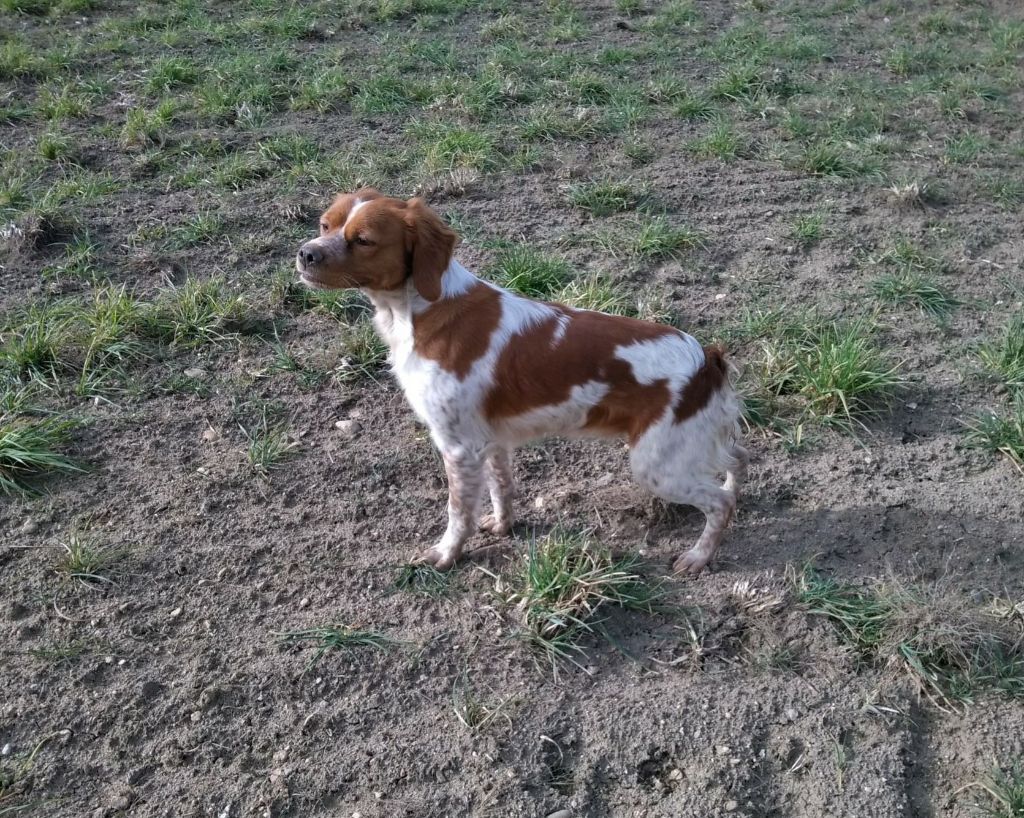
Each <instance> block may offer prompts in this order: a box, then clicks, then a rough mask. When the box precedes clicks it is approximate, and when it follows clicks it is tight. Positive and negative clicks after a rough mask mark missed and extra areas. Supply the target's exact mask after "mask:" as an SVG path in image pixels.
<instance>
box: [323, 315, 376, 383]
mask: <svg viewBox="0 0 1024 818" xmlns="http://www.w3.org/2000/svg"><path fill="white" fill-rule="evenodd" d="M341 347H342V352H343V355H342V359H341V363H339V364H338V366H337V368H336V369H335V371H334V377H335V378H336V379H337V380H338V381H339V382H340V383H355V382H357V381H361V380H364V379H367V378H368V379H370V380H376V378H377V375H378V374H379V373H380V370H381V369H383V368H384V365H385V364H386V363H387V360H388V347H387V344H385V343H384V342H383V341H382V340H381V338H380V336H379V335H378V334H377V331H376V330H375V329H374V328H373V324H371V323H370V322H369V321H367V320H365V319H360V320H358V321H355V322H353V323H352V324H351V325H350V326H348V327H346V328H345V331H344V332H343V334H342V339H341Z"/></svg>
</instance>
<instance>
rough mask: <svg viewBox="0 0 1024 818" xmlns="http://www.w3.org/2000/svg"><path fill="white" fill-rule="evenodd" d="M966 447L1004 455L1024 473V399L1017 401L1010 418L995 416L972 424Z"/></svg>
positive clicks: (977, 419) (1008, 416)
mask: <svg viewBox="0 0 1024 818" xmlns="http://www.w3.org/2000/svg"><path fill="white" fill-rule="evenodd" d="M966 443H967V445H968V446H972V447H974V448H977V449H984V450H985V451H988V452H992V453H994V454H1001V455H1004V456H1005V457H1007V458H1009V459H1010V462H1012V463H1013V464H1014V465H1015V466H1016V467H1017V468H1018V469H1019V470H1020V471H1021V473H1024V397H1017V398H1015V399H1014V401H1013V403H1012V405H1011V406H1010V408H1009V409H1008V411H1007V413H1006V414H996V413H995V412H991V413H988V414H983V415H980V416H979V417H978V418H976V419H975V420H974V421H972V422H969V423H968V424H967V436H966Z"/></svg>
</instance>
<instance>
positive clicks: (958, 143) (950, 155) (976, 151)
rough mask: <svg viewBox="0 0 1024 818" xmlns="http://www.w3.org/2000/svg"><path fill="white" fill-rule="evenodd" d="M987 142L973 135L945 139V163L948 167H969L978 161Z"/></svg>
mask: <svg viewBox="0 0 1024 818" xmlns="http://www.w3.org/2000/svg"><path fill="white" fill-rule="evenodd" d="M986 147H987V142H986V141H985V140H984V139H982V138H980V137H977V136H974V134H970V133H967V134H963V135H961V136H952V137H948V138H947V139H946V149H945V154H944V159H945V161H946V162H947V163H948V164H950V165H970V164H973V163H974V162H976V161H977V160H978V157H979V156H981V153H982V151H984V150H985V148H986Z"/></svg>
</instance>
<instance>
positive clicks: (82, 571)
mask: <svg viewBox="0 0 1024 818" xmlns="http://www.w3.org/2000/svg"><path fill="white" fill-rule="evenodd" d="M61 548H63V549H64V555H63V556H62V557H61V559H60V561H59V562H58V563H57V571H58V572H59V573H60V574H62V575H63V576H65V577H67V578H68V579H72V580H78V581H79V582H83V583H87V584H91V583H106V584H108V585H110V584H113V582H114V580H113V579H111V577H110V576H108V575H109V574H110V573H111V571H110V569H111V568H112V567H113V565H114V564H115V563H116V562H117V561H118V560H119V559H121V558H122V557H123V556H124V554H125V551H124V549H121V548H112V547H109V546H97V545H95V544H94V543H93V541H92V540H91V539H89V538H88V537H86V536H85V535H83V534H82V533H81V532H78V531H73V532H72V533H71V534H70V535H69V536H68V539H67V541H66V542H62V543H61Z"/></svg>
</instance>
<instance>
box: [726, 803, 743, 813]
mask: <svg viewBox="0 0 1024 818" xmlns="http://www.w3.org/2000/svg"><path fill="white" fill-rule="evenodd" d="M739 806H740V805H739V802H738V801H726V802H725V811H726V812H736V810H737V809H739Z"/></svg>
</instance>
